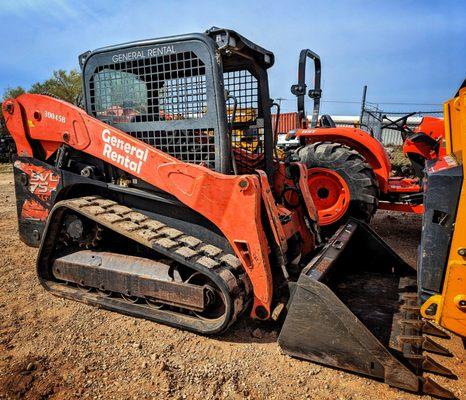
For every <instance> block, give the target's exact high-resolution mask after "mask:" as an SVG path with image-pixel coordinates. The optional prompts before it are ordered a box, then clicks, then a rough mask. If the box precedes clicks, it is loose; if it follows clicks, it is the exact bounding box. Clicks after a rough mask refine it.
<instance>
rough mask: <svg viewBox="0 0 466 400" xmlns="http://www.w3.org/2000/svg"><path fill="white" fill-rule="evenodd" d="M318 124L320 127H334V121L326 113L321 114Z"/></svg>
mask: <svg viewBox="0 0 466 400" xmlns="http://www.w3.org/2000/svg"><path fill="white" fill-rule="evenodd" d="M320 126H321V127H322V128H336V125H335V122H334V121H333V119H332V117H331V116H330V115H328V114H323V115H321V116H320Z"/></svg>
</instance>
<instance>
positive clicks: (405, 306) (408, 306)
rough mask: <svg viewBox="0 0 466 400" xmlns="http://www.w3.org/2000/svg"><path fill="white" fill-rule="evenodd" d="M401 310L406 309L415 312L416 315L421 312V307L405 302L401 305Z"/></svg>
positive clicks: (408, 311) (411, 312)
mask: <svg viewBox="0 0 466 400" xmlns="http://www.w3.org/2000/svg"><path fill="white" fill-rule="evenodd" d="M400 311H405V312H407V313H410V314H415V315H420V314H421V309H420V308H419V306H417V305H411V304H406V303H405V304H403V305H402V306H400Z"/></svg>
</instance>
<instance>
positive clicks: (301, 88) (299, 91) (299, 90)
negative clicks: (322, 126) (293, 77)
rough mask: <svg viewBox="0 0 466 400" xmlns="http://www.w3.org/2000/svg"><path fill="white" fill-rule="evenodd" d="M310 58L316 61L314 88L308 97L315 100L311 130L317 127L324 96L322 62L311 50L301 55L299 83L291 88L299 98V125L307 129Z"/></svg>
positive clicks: (304, 51) (305, 50) (302, 52)
mask: <svg viewBox="0 0 466 400" xmlns="http://www.w3.org/2000/svg"><path fill="white" fill-rule="evenodd" d="M308 58H310V59H311V60H312V61H314V88H313V89H310V90H309V92H308V93H307V94H308V96H309V97H310V98H311V99H313V100H314V109H313V111H312V120H311V126H310V127H311V128H315V127H316V126H317V121H318V119H319V109H320V98H321V96H322V89H321V88H320V79H321V69H322V68H321V62H320V57H319V56H318V55H317V54H316V53H314V52H313V51H311V50H309V49H303V50H301V52H300V53H299V65H298V83H297V84H296V85H292V86H291V93H292V94H294V95H295V96H296V97H297V102H298V104H297V110H298V123H299V126H300V127H301V128H307V119H306V113H305V109H304V96H305V94H306V90H307V85H306V61H307V59H308Z"/></svg>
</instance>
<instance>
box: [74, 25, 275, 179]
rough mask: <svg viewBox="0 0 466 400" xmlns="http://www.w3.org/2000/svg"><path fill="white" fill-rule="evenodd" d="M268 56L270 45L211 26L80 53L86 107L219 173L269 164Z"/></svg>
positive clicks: (270, 138) (149, 142) (96, 114)
mask: <svg viewBox="0 0 466 400" xmlns="http://www.w3.org/2000/svg"><path fill="white" fill-rule="evenodd" d="M272 64H273V54H272V53H270V52H268V51H266V50H264V49H262V48H260V47H259V46H256V45H254V44H253V43H251V42H249V41H248V40H247V39H245V38H243V37H242V36H240V35H239V34H237V33H235V32H233V31H228V30H222V29H216V28H215V29H211V30H209V31H208V32H206V33H205V34H190V35H183V36H176V37H168V38H163V39H153V40H147V41H142V42H132V43H127V44H123V45H118V46H111V47H106V48H102V49H99V50H96V51H93V52H87V53H84V54H83V55H81V56H80V65H81V68H82V71H83V83H84V97H85V107H86V111H87V112H88V113H89V114H90V115H93V116H95V117H96V118H98V119H100V120H102V121H104V122H106V123H108V124H110V125H113V126H115V127H117V128H119V129H121V130H123V131H125V132H128V133H129V134H130V135H132V136H133V137H135V138H137V139H140V140H143V141H144V142H146V143H148V144H150V145H152V146H154V147H156V148H158V149H160V150H162V151H163V152H165V153H167V154H170V155H172V156H173V157H176V158H177V159H179V160H181V161H184V162H189V163H195V164H202V165H205V166H207V167H209V168H211V169H215V170H217V171H219V172H222V173H231V172H233V171H235V172H240V173H245V172H251V171H253V170H254V169H256V168H265V169H267V168H270V163H271V161H268V158H270V157H267V156H265V154H266V153H267V152H268V153H269V154H270V155H271V154H272V146H273V138H272V132H271V117H270V104H269V100H268V99H269V94H268V81H267V73H266V71H265V69H266V68H268V67H269V66H271V65H272ZM265 132H267V134H265ZM232 156H234V159H233V161H232Z"/></svg>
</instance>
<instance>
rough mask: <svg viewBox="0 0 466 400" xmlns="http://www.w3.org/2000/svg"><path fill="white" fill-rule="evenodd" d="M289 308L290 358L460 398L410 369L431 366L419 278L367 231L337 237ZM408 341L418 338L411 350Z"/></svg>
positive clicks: (285, 335) (349, 228)
mask: <svg viewBox="0 0 466 400" xmlns="http://www.w3.org/2000/svg"><path fill="white" fill-rule="evenodd" d="M287 308H288V312H287V316H286V319H285V322H284V325H283V328H282V330H281V332H280V335H279V338H278V342H279V344H280V346H281V347H282V349H283V350H284V352H285V353H287V354H289V355H291V356H294V357H298V358H302V359H307V360H310V361H313V362H317V363H321V364H325V365H329V366H332V367H336V368H341V369H345V370H349V371H352V372H356V373H360V374H364V375H368V376H371V377H374V378H377V379H381V380H383V381H385V382H386V383H387V384H389V385H391V386H395V387H398V388H401V389H404V390H408V391H412V392H422V391H423V392H429V394H432V395H435V396H439V397H446V398H453V397H454V396H453V394H451V393H450V392H449V391H447V390H445V389H443V388H441V387H439V386H438V385H437V384H435V382H433V381H431V380H430V379H425V378H422V376H420V375H419V374H422V371H421V370H420V368H416V367H415V366H413V364H412V363H411V361H410V359H413V358H416V357H418V358H421V359H422V360H425V358H424V357H423V356H422V354H421V353H422V343H421V342H422V341H423V340H424V339H425V338H424V337H423V336H422V323H423V322H422V321H421V320H420V317H419V308H418V306H417V294H416V271H415V270H414V269H413V268H412V267H410V266H409V265H408V264H406V263H405V262H404V261H403V260H402V259H401V258H400V257H399V256H398V255H397V254H396V253H394V252H393V250H392V249H391V248H390V247H389V246H388V245H387V244H385V242H384V241H383V240H382V239H381V238H380V237H379V236H378V235H377V234H376V233H375V232H373V231H372V230H371V229H370V228H369V227H368V226H367V225H366V224H364V223H362V222H360V221H357V220H350V221H349V222H348V223H347V224H346V225H344V226H343V227H341V228H340V229H339V230H338V231H337V232H336V234H335V235H334V237H333V238H332V239H331V240H330V241H329V243H328V244H327V245H326V246H325V247H324V249H323V250H322V251H321V252H320V253H319V254H318V255H317V256H316V257H315V258H314V259H312V260H311V262H310V263H309V264H308V265H307V266H306V267H305V268H304V270H303V271H302V273H301V275H300V277H299V280H298V282H297V284H296V286H295V288H294V291H293V295H292V297H291V298H290V301H289V303H288V307H287ZM407 321H408V322H410V323H407ZM413 327H414V328H415V329H413ZM407 337H409V338H415V340H413V341H412V342H413V343H414V345H413V346H409V349H407V348H406V338H407ZM418 339H419V340H418ZM418 342H419V343H418ZM407 353H409V354H407ZM406 356H408V358H407V357H406ZM445 370H446V369H445Z"/></svg>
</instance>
